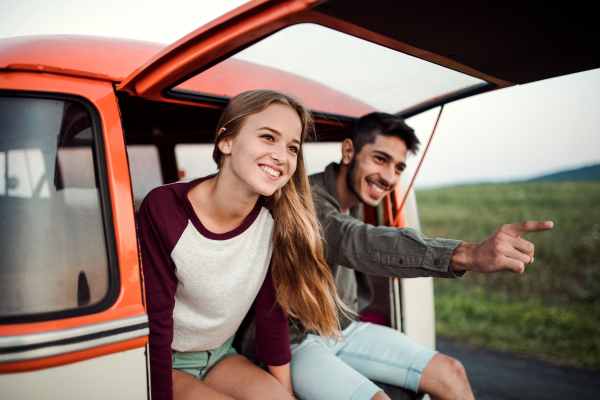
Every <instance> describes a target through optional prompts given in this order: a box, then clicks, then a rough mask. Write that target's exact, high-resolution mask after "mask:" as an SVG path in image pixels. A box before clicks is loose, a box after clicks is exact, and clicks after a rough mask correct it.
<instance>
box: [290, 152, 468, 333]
mask: <svg viewBox="0 0 600 400" xmlns="http://www.w3.org/2000/svg"><path fill="white" fill-rule="evenodd" d="M336 169H337V164H335V163H331V164H329V166H327V168H326V169H325V171H324V172H322V173H320V174H316V175H312V176H310V177H309V179H310V185H311V189H312V194H313V199H314V202H315V206H316V208H317V214H318V217H319V220H320V222H321V225H322V227H323V233H324V244H325V254H326V257H327V262H328V264H329V266H330V268H331V273H332V274H333V278H334V279H335V283H336V288H337V291H338V295H339V296H340V298H341V300H342V301H343V302H344V304H345V305H346V306H348V307H349V308H350V309H351V310H353V311H354V312H356V313H357V314H358V313H359V312H360V311H361V310H363V309H364V308H365V307H366V306H368V305H369V304H370V303H371V301H372V299H373V288H372V286H371V282H370V280H369V276H368V275H367V274H372V275H380V276H387V277H397V278H414V277H427V276H433V277H438V278H459V277H461V276H463V275H464V272H460V273H455V272H453V271H452V269H451V268H450V256H451V255H452V251H453V250H454V248H456V246H458V245H459V244H460V243H461V241H460V240H450V239H439V238H436V239H428V238H427V237H425V236H423V235H422V234H421V233H420V232H419V231H417V230H415V229H411V228H390V227H387V226H377V227H376V226H373V225H369V224H365V223H364V222H362V220H363V209H362V204H359V205H357V206H355V207H352V208H351V209H350V215H347V214H344V213H343V212H342V207H341V206H340V200H339V195H338V191H337V184H336V181H335V170H336ZM350 322H352V321H351V320H350V319H348V318H342V321H341V323H342V328H346V327H347V326H348V325H349V324H350ZM290 333H293V331H292V332H290ZM293 336H294V338H295V339H296V340H297V339H298V335H297V333H296V334H294V335H293Z"/></svg>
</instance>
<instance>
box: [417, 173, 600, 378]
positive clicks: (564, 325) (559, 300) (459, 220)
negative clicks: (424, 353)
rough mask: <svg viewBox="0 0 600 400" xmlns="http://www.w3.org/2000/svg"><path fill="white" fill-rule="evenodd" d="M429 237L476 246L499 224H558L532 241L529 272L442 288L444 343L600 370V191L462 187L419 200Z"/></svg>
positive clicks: (444, 283)
mask: <svg viewBox="0 0 600 400" xmlns="http://www.w3.org/2000/svg"><path fill="white" fill-rule="evenodd" d="M417 199H418V204H419V215H420V216H421V225H422V230H423V233H424V234H425V235H427V236H429V237H446V238H457V239H462V240H466V241H469V242H477V241H481V240H483V239H485V238H486V237H487V236H489V235H490V234H491V233H492V232H494V230H496V229H497V228H498V227H499V226H500V225H502V224H505V223H510V222H518V221H522V220H552V221H554V224H555V227H554V229H553V230H551V231H548V232H538V233H531V234H529V235H526V236H525V239H527V240H530V241H531V242H533V243H534V244H535V246H536V251H535V262H534V263H533V264H532V265H530V266H528V267H527V270H526V272H525V274H523V275H513V274H511V273H508V272H500V273H497V274H493V275H482V274H475V273H468V274H466V276H465V277H464V278H463V279H460V280H441V279H438V280H436V281H435V292H436V302H435V303H436V329H437V332H438V334H439V335H440V336H445V337H450V338H453V339H458V340H463V341H468V342H471V343H476V344H483V345H487V346H489V347H493V348H499V349H504V350H510V351H518V352H525V353H530V354H535V355H539V356H543V357H552V358H556V359H558V360H561V361H564V362H568V363H573V364H576V365H581V366H583V367H586V368H592V369H598V368H600V335H599V333H600V206H599V205H600V183H599V182H577V183H575V182H556V183H514V184H501V185H477V186H462V187H452V188H444V189H435V190H425V191H418V192H417Z"/></svg>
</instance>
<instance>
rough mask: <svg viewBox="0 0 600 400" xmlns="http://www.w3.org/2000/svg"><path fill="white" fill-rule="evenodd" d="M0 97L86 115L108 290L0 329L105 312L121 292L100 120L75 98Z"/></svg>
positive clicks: (14, 93) (6, 321)
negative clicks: (76, 108)
mask: <svg viewBox="0 0 600 400" xmlns="http://www.w3.org/2000/svg"><path fill="white" fill-rule="evenodd" d="M0 96H2V97H20V98H34V99H47V100H59V101H69V102H72V103H77V104H79V105H81V106H82V107H83V108H85V110H86V111H87V112H88V114H89V115H90V119H91V122H92V129H93V133H94V147H95V150H94V151H92V154H93V160H94V175H95V178H96V183H97V185H98V189H99V192H100V199H99V200H100V213H101V218H102V223H103V232H104V243H105V251H106V259H107V267H108V290H107V292H106V295H105V296H104V298H103V299H102V300H100V301H99V302H98V303H96V304H93V305H90V306H86V307H77V308H72V309H68V310H60V311H50V312H45V313H35V314H22V315H10V316H2V315H0V325H13V324H22V323H33V322H44V321H53V320H60V319H68V318H75V317H81V316H84V315H90V314H97V313H100V312H102V311H106V310H108V309H109V308H110V307H111V306H112V305H113V304H114V303H115V302H116V301H117V299H118V298H119V293H120V292H121V277H120V269H119V258H118V252H117V241H116V235H115V227H114V219H113V210H112V201H111V197H112V196H111V191H110V185H109V181H108V166H107V163H106V146H105V143H104V131H103V129H102V119H101V117H100V113H99V112H98V110H97V109H96V107H95V106H94V105H93V104H92V103H91V102H90V101H89V100H87V99H86V98H84V97H82V96H78V95H75V94H64V93H52V92H41V91H40V92H38V91H26V90H23V91H21V90H0Z"/></svg>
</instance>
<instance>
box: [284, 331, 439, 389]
mask: <svg viewBox="0 0 600 400" xmlns="http://www.w3.org/2000/svg"><path fill="white" fill-rule="evenodd" d="M343 334H344V336H345V339H344V340H342V341H339V342H338V343H333V342H326V341H324V340H323V339H322V338H321V337H320V336H318V335H308V337H307V338H306V339H305V340H304V341H303V342H302V343H300V344H294V345H292V362H291V366H290V367H291V375H292V387H293V388H294V393H295V394H296V397H298V398H299V399H302V400H309V399H310V400H321V399H322V400H369V399H371V398H372V397H373V396H375V394H376V393H377V392H379V391H380V390H381V389H380V388H379V387H378V386H377V385H375V384H374V383H373V382H371V380H375V381H380V382H384V383H388V384H391V385H395V386H401V387H403V388H406V389H409V390H412V391H415V392H416V391H417V390H418V388H419V380H420V379H421V373H422V372H423V369H425V366H427V364H428V363H429V361H431V359H432V358H433V356H434V355H435V354H436V353H437V352H436V351H434V350H430V349H428V348H426V347H423V346H421V345H420V344H418V343H417V342H415V341H414V340H412V339H409V338H408V337H407V336H406V335H405V334H403V333H401V332H398V331H397V330H395V329H392V328H387V327H385V326H381V325H374V324H371V323H368V322H356V321H355V322H352V324H350V326H349V327H348V328H346V329H344V331H343Z"/></svg>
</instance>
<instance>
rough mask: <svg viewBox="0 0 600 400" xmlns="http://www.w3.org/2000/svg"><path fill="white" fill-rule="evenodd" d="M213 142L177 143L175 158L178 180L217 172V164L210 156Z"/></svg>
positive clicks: (213, 147)
mask: <svg viewBox="0 0 600 400" xmlns="http://www.w3.org/2000/svg"><path fill="white" fill-rule="evenodd" d="M214 149H215V145H214V144H212V143H211V144H204V143H203V144H187V143H185V144H178V145H176V146H175V158H176V159H177V170H178V172H179V179H180V180H188V179H194V178H201V177H204V176H208V175H212V174H216V173H217V164H216V163H215V161H214V160H213V158H212V155H213V151H214Z"/></svg>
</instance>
